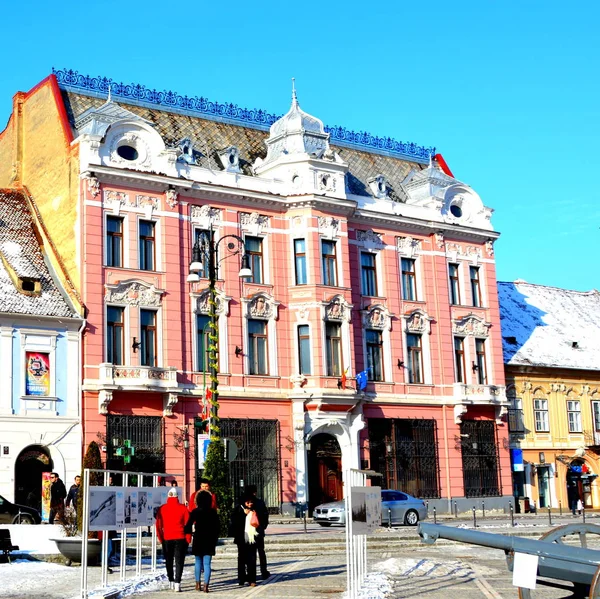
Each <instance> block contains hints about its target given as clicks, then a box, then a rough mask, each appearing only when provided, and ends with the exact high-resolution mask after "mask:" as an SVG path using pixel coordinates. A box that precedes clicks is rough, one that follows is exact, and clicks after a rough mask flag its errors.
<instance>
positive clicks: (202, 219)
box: [190, 204, 221, 230]
mask: <svg viewBox="0 0 600 599" xmlns="http://www.w3.org/2000/svg"><path fill="white" fill-rule="evenodd" d="M190 218H191V220H192V223H194V224H195V225H199V226H200V227H201V228H202V229H206V230H208V229H210V228H211V227H213V226H215V225H217V224H218V223H219V222H220V221H221V211H220V210H219V209H218V208H213V207H212V206H210V205H209V204H204V205H203V206H192V207H191V208H190Z"/></svg>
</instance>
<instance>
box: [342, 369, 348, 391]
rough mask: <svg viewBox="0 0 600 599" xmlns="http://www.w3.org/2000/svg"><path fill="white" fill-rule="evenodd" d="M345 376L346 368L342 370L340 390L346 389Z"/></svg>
mask: <svg viewBox="0 0 600 599" xmlns="http://www.w3.org/2000/svg"><path fill="white" fill-rule="evenodd" d="M346 374H348V368H346V370H344V372H342V378H341V379H340V383H341V388H342V389H345V388H346Z"/></svg>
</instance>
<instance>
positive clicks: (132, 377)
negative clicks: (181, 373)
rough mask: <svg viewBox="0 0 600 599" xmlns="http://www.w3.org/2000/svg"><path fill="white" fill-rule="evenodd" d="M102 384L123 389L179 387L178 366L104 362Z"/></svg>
mask: <svg viewBox="0 0 600 599" xmlns="http://www.w3.org/2000/svg"><path fill="white" fill-rule="evenodd" d="M100 384H101V385H103V386H109V387H115V386H116V387H121V388H123V389H127V388H131V389H134V388H142V389H144V388H146V389H165V390H168V389H174V388H176V387H177V368H173V367H169V368H157V367H152V366H118V365H115V364H107V363H104V364H100Z"/></svg>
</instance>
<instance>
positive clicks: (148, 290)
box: [104, 281, 164, 308]
mask: <svg viewBox="0 0 600 599" xmlns="http://www.w3.org/2000/svg"><path fill="white" fill-rule="evenodd" d="M104 287H105V292H104V301H105V302H106V303H107V304H113V303H114V304H128V305H130V306H148V307H155V308H157V307H159V306H160V305H161V298H162V295H163V293H164V291H161V290H160V289H156V287H155V286H154V285H149V284H148V283H144V282H142V281H139V282H138V281H123V282H122V283H118V284H116V285H110V284H106V285H105V286H104Z"/></svg>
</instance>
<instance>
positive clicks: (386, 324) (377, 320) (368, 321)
mask: <svg viewBox="0 0 600 599" xmlns="http://www.w3.org/2000/svg"><path fill="white" fill-rule="evenodd" d="M362 320H363V327H364V328H365V329H377V330H380V331H383V330H389V329H390V328H391V326H392V322H391V314H390V313H389V311H388V309H387V308H386V307H385V306H382V305H381V304H376V305H374V306H369V307H368V308H367V309H366V310H363V312H362Z"/></svg>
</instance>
